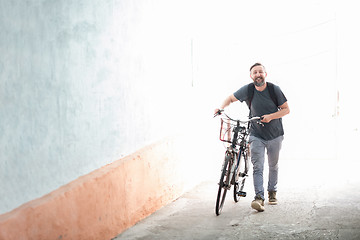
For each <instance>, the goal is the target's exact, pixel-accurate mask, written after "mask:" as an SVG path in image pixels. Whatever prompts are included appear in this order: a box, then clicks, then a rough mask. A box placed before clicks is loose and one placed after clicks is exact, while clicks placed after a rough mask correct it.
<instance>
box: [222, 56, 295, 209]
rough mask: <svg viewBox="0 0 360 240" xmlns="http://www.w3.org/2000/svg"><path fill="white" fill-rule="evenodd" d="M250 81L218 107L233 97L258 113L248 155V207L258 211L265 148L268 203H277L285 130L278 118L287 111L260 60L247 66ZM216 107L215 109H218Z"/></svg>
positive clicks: (262, 191) (228, 103)
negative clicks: (250, 178) (250, 198)
mask: <svg viewBox="0 0 360 240" xmlns="http://www.w3.org/2000/svg"><path fill="white" fill-rule="evenodd" d="M250 77H251V79H252V80H253V84H249V85H245V86H243V87H242V88H240V89H239V90H238V91H236V92H235V93H234V94H231V95H230V96H229V97H227V98H226V99H225V101H224V102H223V104H222V105H221V106H220V109H224V108H225V107H227V106H229V105H230V104H231V103H233V102H236V101H240V102H243V101H246V103H247V104H248V106H249V108H250V115H251V116H261V117H262V120H261V122H263V126H262V125H260V124H251V127H250V138H249V141H250V155H251V162H252V164H253V178H254V188H255V199H254V201H252V203H251V207H252V208H253V209H255V210H257V211H259V212H262V211H264V210H265V208H264V200H265V197H264V186H263V172H264V161H265V149H266V151H267V156H268V163H269V181H268V188H267V190H268V197H269V204H271V205H275V204H277V199H276V192H277V183H278V160H279V152H280V149H281V144H282V141H283V138H284V136H283V135H284V130H283V126H282V120H281V118H282V117H283V116H285V115H286V114H288V113H289V112H290V109H289V106H288V103H287V99H286V97H285V96H284V94H283V93H282V91H281V90H280V88H279V87H278V86H276V85H274V84H271V83H268V82H266V81H265V78H266V77H267V73H266V70H265V67H264V66H263V65H262V64H261V63H255V64H254V65H253V66H251V68H250ZM218 111H219V109H216V110H215V112H218Z"/></svg>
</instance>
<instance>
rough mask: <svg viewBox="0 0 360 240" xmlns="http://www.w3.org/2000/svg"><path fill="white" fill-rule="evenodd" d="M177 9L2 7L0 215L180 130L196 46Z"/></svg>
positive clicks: (114, 4)
mask: <svg viewBox="0 0 360 240" xmlns="http://www.w3.org/2000/svg"><path fill="white" fill-rule="evenodd" d="M160 6H162V7H165V9H166V11H163V8H162V7H160ZM175 9H176V6H170V5H168V6H167V5H166V3H163V5H162V3H161V1H159V2H157V3H155V2H153V3H150V2H149V1H120V0H110V1H100V0H93V1H90V2H89V1H84V0H80V1H69V0H65V1H47V0H31V1H21V0H14V1H0V29H1V32H2V33H1V37H0V52H1V58H0V81H1V82H0V83H1V87H0V116H1V117H0V119H1V120H0V121H1V124H0V158H1V161H0V183H1V184H0V185H1V187H0V196H1V197H0V214H2V213H5V212H8V211H10V210H12V209H14V208H16V207H18V206H20V205H21V204H23V203H26V202H27V201H30V200H32V199H35V198H38V197H41V196H42V195H44V194H47V193H49V192H51V191H53V190H55V189H57V188H58V187H60V186H62V185H64V184H66V183H68V182H70V181H72V180H74V179H76V178H78V177H79V176H82V175H84V174H87V173H89V172H91V171H93V170H95V169H98V168H100V167H102V166H104V165H106V164H109V163H111V162H113V161H115V160H118V159H120V158H122V157H124V156H126V155H128V154H130V153H132V152H134V151H136V150H137V149H139V148H141V147H143V146H145V145H148V144H151V143H152V142H154V141H156V140H159V139H162V138H163V137H164V136H167V135H172V134H173V133H174V132H178V131H181V130H179V128H181V124H180V123H181V120H180V119H179V118H178V117H179V115H180V113H181V112H182V111H183V109H184V108H185V106H186V99H185V100H182V101H181V102H180V100H181V98H182V96H183V95H186V96H189V91H190V88H191V76H190V71H191V66H190V63H189V62H190V56H191V53H190V50H191V40H190V38H189V37H188V35H187V34H186V32H185V31H186V29H184V28H180V27H179V25H176V23H174V21H175V19H176V18H175V15H177V14H180V13H176V14H175ZM172 15H173V17H172ZM165 19H166V21H165ZM179 67H180V68H181V71H179ZM170 124H172V125H174V126H175V125H177V126H178V127H177V128H170Z"/></svg>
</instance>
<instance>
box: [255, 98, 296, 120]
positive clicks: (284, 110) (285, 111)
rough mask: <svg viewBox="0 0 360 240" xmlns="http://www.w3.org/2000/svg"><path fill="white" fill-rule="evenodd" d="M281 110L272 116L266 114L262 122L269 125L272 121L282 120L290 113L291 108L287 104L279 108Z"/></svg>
mask: <svg viewBox="0 0 360 240" xmlns="http://www.w3.org/2000/svg"><path fill="white" fill-rule="evenodd" d="M279 108H280V110H279V111H277V112H274V113H271V114H266V115H264V116H262V117H263V119H262V120H261V121H262V122H265V123H268V122H270V121H271V120H274V119H278V118H282V117H283V116H285V115H286V114H289V113H290V108H289V105H288V103H287V102H285V103H284V104H283V105H281V106H279Z"/></svg>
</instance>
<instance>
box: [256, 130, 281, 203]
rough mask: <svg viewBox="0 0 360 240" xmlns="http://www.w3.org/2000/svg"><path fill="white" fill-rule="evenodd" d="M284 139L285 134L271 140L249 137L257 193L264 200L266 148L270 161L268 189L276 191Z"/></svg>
mask: <svg viewBox="0 0 360 240" xmlns="http://www.w3.org/2000/svg"><path fill="white" fill-rule="evenodd" d="M283 139H284V136H280V137H277V138H275V139H272V140H269V141H266V140H263V139H261V138H257V137H254V136H250V139H249V141H250V154H251V162H252V164H253V178H254V188H255V195H256V196H258V197H261V198H262V199H263V200H265V197H264V177H263V173H264V162H265V149H266V152H267V156H268V163H269V182H268V188H267V190H268V191H275V192H276V191H277V183H278V171H279V165H278V161H279V153H280V149H281V144H282V141H283Z"/></svg>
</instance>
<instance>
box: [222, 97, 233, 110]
mask: <svg viewBox="0 0 360 240" xmlns="http://www.w3.org/2000/svg"><path fill="white" fill-rule="evenodd" d="M236 100H237V99H235V97H233V96H232V95H230V96H228V97H227V98H226V99H225V100H224V102H223V103H222V104H221V106H220V109H224V108H226V107H227V106H229V105H230V104H231V103H233V102H235V101H236Z"/></svg>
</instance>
